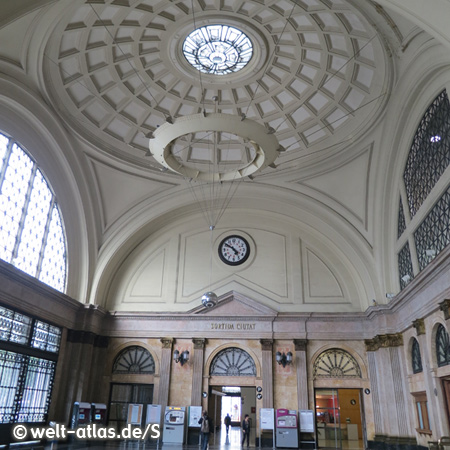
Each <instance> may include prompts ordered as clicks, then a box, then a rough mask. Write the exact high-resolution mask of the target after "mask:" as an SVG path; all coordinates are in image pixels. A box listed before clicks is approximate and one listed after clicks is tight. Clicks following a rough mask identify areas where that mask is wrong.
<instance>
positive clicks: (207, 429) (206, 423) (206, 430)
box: [198, 410, 213, 450]
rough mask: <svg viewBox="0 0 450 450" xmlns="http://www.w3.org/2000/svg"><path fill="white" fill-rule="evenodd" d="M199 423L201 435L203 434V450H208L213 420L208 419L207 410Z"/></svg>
mask: <svg viewBox="0 0 450 450" xmlns="http://www.w3.org/2000/svg"><path fill="white" fill-rule="evenodd" d="M198 423H199V424H200V433H201V438H202V439H201V443H202V449H201V450H207V448H208V442H209V435H210V433H211V431H212V430H213V425H212V420H211V419H210V418H209V417H208V412H207V411H206V410H205V411H203V415H202V417H200V419H199V421H198Z"/></svg>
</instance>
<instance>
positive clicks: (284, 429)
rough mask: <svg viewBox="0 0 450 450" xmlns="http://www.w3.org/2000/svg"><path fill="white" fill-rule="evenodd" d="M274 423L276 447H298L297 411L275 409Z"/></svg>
mask: <svg viewBox="0 0 450 450" xmlns="http://www.w3.org/2000/svg"><path fill="white" fill-rule="evenodd" d="M275 425H276V429H277V432H276V445H277V447H289V448H298V425H297V411H296V410H292V409H277V414H276V423H275Z"/></svg>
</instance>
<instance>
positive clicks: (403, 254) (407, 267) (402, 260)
mask: <svg viewBox="0 0 450 450" xmlns="http://www.w3.org/2000/svg"><path fill="white" fill-rule="evenodd" d="M398 274H399V277H400V289H404V288H405V287H406V286H407V284H408V283H409V282H410V280H412V279H413V278H414V272H413V266H412V261H411V252H410V251H409V244H408V243H406V245H405V246H404V247H403V248H402V249H401V250H400V252H399V254H398ZM407 276H409V280H408V279H406V278H405V277H407Z"/></svg>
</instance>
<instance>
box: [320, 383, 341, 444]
mask: <svg viewBox="0 0 450 450" xmlns="http://www.w3.org/2000/svg"><path fill="white" fill-rule="evenodd" d="M315 394H316V395H315V396H316V398H315V401H316V430H317V444H318V446H319V447H320V448H329V449H331V448H333V449H342V432H341V417H340V413H339V398H338V390H337V389H316V392H315Z"/></svg>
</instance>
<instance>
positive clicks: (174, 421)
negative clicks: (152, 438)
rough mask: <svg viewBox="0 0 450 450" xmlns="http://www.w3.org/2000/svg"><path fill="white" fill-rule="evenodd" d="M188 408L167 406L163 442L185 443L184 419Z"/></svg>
mask: <svg viewBox="0 0 450 450" xmlns="http://www.w3.org/2000/svg"><path fill="white" fill-rule="evenodd" d="M185 415H186V408H185V407H184V406H167V407H166V412H165V414H164V430H163V439H162V441H163V443H164V444H165V443H172V444H183V443H184V420H185Z"/></svg>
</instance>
